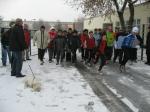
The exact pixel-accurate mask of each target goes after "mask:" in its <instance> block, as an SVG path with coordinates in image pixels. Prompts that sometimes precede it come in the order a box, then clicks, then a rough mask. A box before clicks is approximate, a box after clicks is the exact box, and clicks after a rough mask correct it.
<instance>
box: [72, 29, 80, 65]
mask: <svg viewBox="0 0 150 112" xmlns="http://www.w3.org/2000/svg"><path fill="white" fill-rule="evenodd" d="M70 42H71V54H72V57H71V59H72V63H75V62H76V60H77V56H76V52H77V49H78V48H80V40H79V37H78V32H77V31H76V30H74V31H73V33H72V38H71V39H70Z"/></svg>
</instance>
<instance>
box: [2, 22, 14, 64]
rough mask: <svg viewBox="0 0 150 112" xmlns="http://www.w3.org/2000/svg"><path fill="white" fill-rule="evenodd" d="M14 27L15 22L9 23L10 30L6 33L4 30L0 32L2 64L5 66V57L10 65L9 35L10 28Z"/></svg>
mask: <svg viewBox="0 0 150 112" xmlns="http://www.w3.org/2000/svg"><path fill="white" fill-rule="evenodd" d="M14 25H15V22H10V24H9V26H10V29H9V30H8V31H6V32H5V31H4V28H2V30H1V46H2V64H3V66H6V63H7V55H8V59H9V63H11V53H10V48H9V41H10V34H11V30H12V27H13V26H14Z"/></svg>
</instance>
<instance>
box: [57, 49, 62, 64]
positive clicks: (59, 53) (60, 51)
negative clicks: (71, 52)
mask: <svg viewBox="0 0 150 112" xmlns="http://www.w3.org/2000/svg"><path fill="white" fill-rule="evenodd" d="M60 59H61V60H60ZM63 59H64V50H57V52H56V60H57V63H59V61H61V62H62V61H63Z"/></svg>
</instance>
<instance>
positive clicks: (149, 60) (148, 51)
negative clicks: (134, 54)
mask: <svg viewBox="0 0 150 112" xmlns="http://www.w3.org/2000/svg"><path fill="white" fill-rule="evenodd" d="M148 29H149V31H148V33H147V40H146V55H147V62H146V63H145V64H147V65H150V26H149V27H148Z"/></svg>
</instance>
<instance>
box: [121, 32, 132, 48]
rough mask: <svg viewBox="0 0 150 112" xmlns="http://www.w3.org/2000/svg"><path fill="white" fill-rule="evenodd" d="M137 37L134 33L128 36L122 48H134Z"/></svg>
mask: <svg viewBox="0 0 150 112" xmlns="http://www.w3.org/2000/svg"><path fill="white" fill-rule="evenodd" d="M134 40H135V37H134V35H132V34H129V35H128V36H126V37H125V38H124V40H123V42H122V48H132V46H133V43H134Z"/></svg>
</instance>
